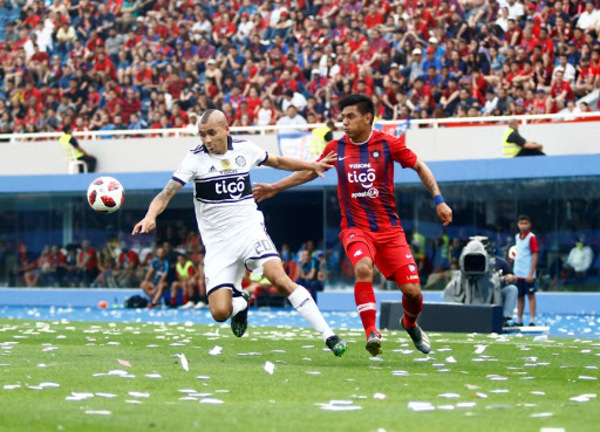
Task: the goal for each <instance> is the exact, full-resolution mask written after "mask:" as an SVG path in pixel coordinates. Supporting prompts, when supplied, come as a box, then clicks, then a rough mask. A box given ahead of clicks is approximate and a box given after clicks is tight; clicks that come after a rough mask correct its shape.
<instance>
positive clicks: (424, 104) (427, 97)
mask: <svg viewBox="0 0 600 432" xmlns="http://www.w3.org/2000/svg"><path fill="white" fill-rule="evenodd" d="M409 99H410V101H411V102H412V104H413V105H414V106H415V107H418V108H420V109H421V110H425V111H428V112H429V111H430V110H432V109H433V108H435V100H434V99H433V95H432V94H431V89H430V88H429V87H428V86H426V85H425V84H424V83H423V78H420V77H419V78H417V79H416V80H415V82H414V86H413V89H412V90H411V92H410V94H409Z"/></svg>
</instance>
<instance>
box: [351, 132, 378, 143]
mask: <svg viewBox="0 0 600 432" xmlns="http://www.w3.org/2000/svg"><path fill="white" fill-rule="evenodd" d="M372 136H373V130H371V133H370V134H369V138H367V140H366V141H364V142H360V143H355V142H354V141H352V140H351V139H350V137H348V141H350V144H354V145H357V146H359V145H363V144H366V143H368V142H369V140H370V139H371V137H372Z"/></svg>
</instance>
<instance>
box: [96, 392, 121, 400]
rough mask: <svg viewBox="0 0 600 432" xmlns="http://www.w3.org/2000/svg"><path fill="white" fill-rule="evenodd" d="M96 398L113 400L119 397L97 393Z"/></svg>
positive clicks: (112, 394)
mask: <svg viewBox="0 0 600 432" xmlns="http://www.w3.org/2000/svg"><path fill="white" fill-rule="evenodd" d="M96 396H98V397H101V398H104V399H113V398H116V397H117V395H116V394H114V393H104V392H97V393H96Z"/></svg>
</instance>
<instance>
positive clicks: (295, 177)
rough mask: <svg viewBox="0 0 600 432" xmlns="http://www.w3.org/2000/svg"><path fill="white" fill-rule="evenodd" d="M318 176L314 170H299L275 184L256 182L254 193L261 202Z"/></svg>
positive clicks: (257, 200)
mask: <svg viewBox="0 0 600 432" xmlns="http://www.w3.org/2000/svg"><path fill="white" fill-rule="evenodd" d="M316 178H317V174H316V173H315V172H314V171H298V172H295V173H294V174H292V175H289V176H287V177H286V178H284V179H282V180H279V181H278V182H276V183H273V184H268V183H254V187H253V188H252V195H253V196H254V199H255V200H256V202H261V201H264V200H266V199H269V198H271V197H273V196H275V195H277V194H278V193H279V192H281V191H284V190H286V189H289V188H292V187H294V186H298V185H301V184H304V183H308V182H309V181H311V180H314V179H316Z"/></svg>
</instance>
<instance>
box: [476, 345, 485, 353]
mask: <svg viewBox="0 0 600 432" xmlns="http://www.w3.org/2000/svg"><path fill="white" fill-rule="evenodd" d="M475 347H476V348H477V349H476V350H475V354H483V352H484V351H485V349H486V348H487V347H488V346H487V345H475Z"/></svg>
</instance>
